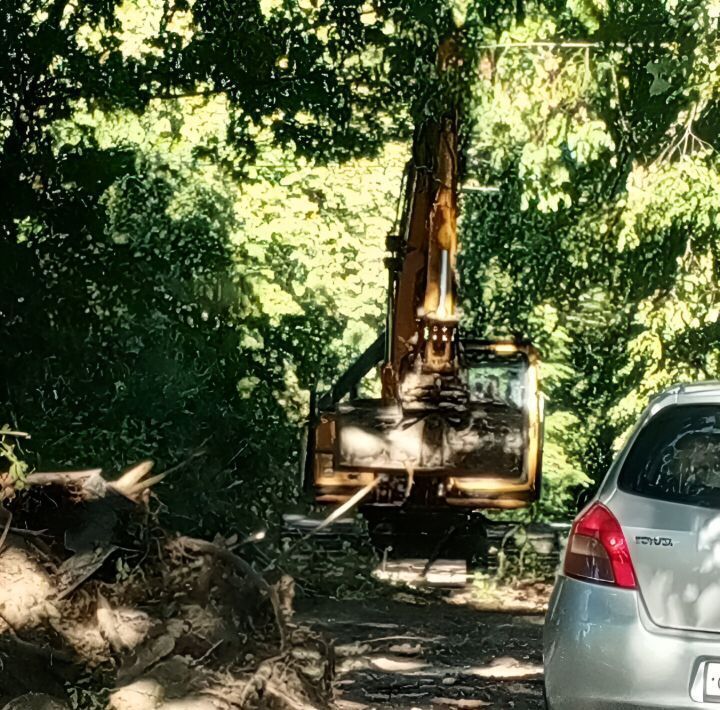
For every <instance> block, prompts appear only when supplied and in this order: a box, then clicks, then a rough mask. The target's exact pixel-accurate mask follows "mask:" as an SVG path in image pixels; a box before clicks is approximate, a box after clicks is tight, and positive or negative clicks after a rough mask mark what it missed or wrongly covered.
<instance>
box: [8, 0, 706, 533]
mask: <svg viewBox="0 0 720 710" xmlns="http://www.w3.org/2000/svg"><path fill="white" fill-rule="evenodd" d="M716 5H717V3H715V2H710V1H709V0H673V1H672V2H670V0H668V2H655V1H653V2H651V1H650V0H627V1H623V2H618V1H617V0H567V2H565V1H564V0H559V1H558V0H553V1H552V2H550V1H545V2H541V1H539V0H537V1H529V0H526V1H525V2H515V1H513V2H504V1H503V2H493V3H489V2H484V1H482V0H453V1H452V2H451V1H450V0H448V1H447V2H446V1H445V0H422V1H418V2H400V1H399V0H374V1H372V2H365V0H349V1H348V0H342V1H340V0H317V1H315V0H300V1H299V2H283V1H282V0H262V1H259V2H244V3H228V2H227V1H226V0H196V1H195V2H194V3H193V2H187V1H186V0H172V1H171V2H163V3H161V2H156V1H155V0H123V2H117V1H115V0H109V1H108V0H103V1H102V2H100V1H99V0H79V1H78V2H74V3H71V2H68V1H67V0H28V1H27V2H23V3H17V2H10V1H9V0H0V7H1V8H2V12H1V13H0V17H2V20H0V37H1V38H2V44H3V47H4V48H5V51H4V52H3V56H2V57H0V183H1V184H2V185H3V189H2V190H1V191H0V260H1V263H2V264H3V279H2V280H1V281H0V311H1V312H2V317H1V318H0V356H2V358H3V363H4V374H5V378H6V382H5V383H4V384H5V386H4V387H3V388H2V389H1V390H0V392H1V393H2V394H1V395H0V396H1V397H2V401H3V405H2V406H3V410H4V411H5V416H6V419H7V420H8V421H11V422H12V423H13V425H22V426H23V427H24V428H27V429H30V430H32V431H33V433H34V447H35V450H36V451H37V452H43V457H42V459H40V458H39V457H36V458H37V460H36V461H34V463H37V464H39V465H43V466H53V467H55V466H65V465H72V466H77V465H83V464H87V465H96V464H103V465H107V466H112V467H115V466H118V465H122V464H124V463H126V462H128V461H130V460H134V459H137V458H140V457H143V456H148V455H150V456H154V457H158V458H159V459H160V462H161V465H163V464H164V465H173V464H176V463H178V462H180V461H182V460H184V459H186V458H187V457H188V456H189V455H190V454H192V453H193V452H198V451H202V452H203V455H202V457H198V458H196V459H193V463H192V465H191V466H187V467H186V468H184V469H182V470H181V471H178V472H176V473H175V474H173V476H172V477H171V478H170V479H168V482H167V483H164V484H163V486H164V487H165V492H164V494H163V498H164V499H166V500H167V501H168V503H169V505H170V507H171V509H172V510H173V511H174V512H175V514H176V515H177V516H178V517H179V518H180V519H181V520H182V519H184V518H187V521H186V523H187V525H190V526H195V527H200V528H203V529H205V530H207V531H213V530H215V529H218V528H220V527H226V526H227V525H228V521H229V520H230V521H233V520H236V521H237V523H238V525H240V526H241V527H243V526H244V527H247V528H248V529H249V528H250V527H251V526H254V525H255V524H256V523H257V522H258V521H261V520H262V521H264V520H265V519H266V518H267V517H268V515H270V514H271V512H270V511H271V509H274V508H275V506H276V503H277V501H278V500H281V499H283V498H285V497H290V496H291V495H293V494H294V493H295V487H296V480H295V478H294V473H289V472H293V471H295V470H296V469H295V465H296V463H297V462H296V460H295V459H296V455H297V454H296V451H297V438H298V431H299V428H300V425H301V423H302V422H303V419H304V416H305V414H306V411H307V402H308V399H309V391H310V390H311V389H312V388H314V387H320V388H322V387H324V386H326V385H328V384H329V383H330V382H332V380H333V378H334V377H335V375H336V374H337V372H338V371H339V369H341V368H342V366H343V365H344V364H345V363H347V362H348V361H349V360H350V359H351V358H352V357H353V356H354V355H355V354H357V353H358V352H359V351H360V350H362V348H363V347H364V346H366V345H367V344H368V343H369V342H371V341H372V340H373V339H374V337H375V334H376V333H377V331H378V330H379V329H380V328H381V327H382V320H383V302H384V285H385V275H384V272H383V268H382V257H383V237H384V234H385V233H386V232H387V231H388V230H389V229H390V228H391V226H392V222H393V219H394V216H395V206H396V199H397V194H398V192H399V185H400V174H401V170H402V164H403V162H404V160H405V158H406V156H407V154H408V139H409V136H410V130H411V127H412V125H413V124H414V123H415V122H416V121H418V120H422V118H423V117H424V116H427V115H430V114H435V113H437V111H438V110H440V109H441V107H444V106H446V105H447V104H448V102H449V100H450V98H451V97H452V98H453V100H458V101H462V104H463V109H464V113H465V114H466V117H467V120H466V121H465V124H464V133H463V136H462V146H463V168H464V171H465V173H466V175H467V177H469V178H472V179H473V180H476V181H479V182H480V183H481V184H486V185H491V186H494V187H497V188H498V189H499V192H498V193H496V194H488V193H484V192H481V193H472V194H468V195H466V196H465V197H464V198H463V205H462V208H463V214H464V216H463V223H462V229H463V254H462V264H461V268H462V271H463V275H462V276H463V284H462V293H463V296H464V300H465V320H464V325H465V327H466V329H467V330H468V331H472V332H474V333H476V334H482V335H505V334H523V335H529V336H530V337H532V339H533V340H534V341H536V342H537V343H538V344H539V346H540V347H541V350H542V352H543V354H544V357H545V366H544V368H545V388H546V394H547V411H548V419H547V444H546V449H545V485H546V498H545V500H544V502H543V503H542V504H541V506H540V508H539V510H538V511H536V512H537V514H538V515H541V516H545V517H551V516H554V515H558V514H560V512H559V511H560V510H561V509H562V508H563V507H564V506H567V505H569V501H570V498H571V490H570V489H571V487H572V486H575V485H581V484H582V483H583V482H584V481H585V480H586V478H585V476H586V475H587V476H590V477H591V478H597V477H599V476H600V475H602V473H603V471H604V470H605V468H606V466H607V464H608V462H609V460H610V457H611V456H612V452H613V447H614V446H616V445H617V442H618V440H619V437H621V436H622V434H623V432H625V431H626V429H627V427H628V426H629V425H630V424H631V422H632V419H633V418H634V417H635V416H636V415H637V413H638V411H639V410H640V409H641V408H642V406H643V404H644V402H645V401H646V399H647V396H648V395H649V394H650V393H652V392H654V391H655V390H657V389H658V388H659V387H662V386H665V385H666V384H669V383H670V382H672V381H674V380H677V379H692V378H696V377H716V376H717V374H718V372H717V371H718V365H719V363H718V362H717V355H716V354H715V352H716V348H715V347H714V344H715V342H716V340H717V335H718V325H717V321H718V314H719V313H720V304H719V303H718V296H717V290H716V289H715V288H714V287H713V286H712V284H713V283H714V282H715V281H716V280H717V275H718V265H717V264H718V262H717V257H718V254H717V244H718V241H717V226H718V224H717V214H718V213H719V211H718V207H719V206H720V205H718V187H717V186H718V184H720V183H719V181H718V163H717V156H716V155H715V152H714V148H713V146H716V145H717V138H718V136H717V132H718V126H719V125H720V121H718V118H719V117H720V115H719V108H718V107H720V100H719V99H718V87H719V86H720V77H719V76H718V72H719V71H720V61H719V60H718V57H717V52H716V51H715V47H716V46H717V39H718V16H719V13H718V11H717V7H716ZM456 25H462V31H463V32H464V34H465V38H466V41H465V43H464V46H462V47H461V48H460V53H461V55H462V58H463V61H462V64H461V66H459V67H457V68H456V69H455V70H454V71H452V72H450V73H449V74H448V76H446V77H442V78H441V77H439V75H438V72H437V68H436V53H437V47H438V45H439V44H440V41H441V39H442V38H444V37H446V36H447V35H448V33H449V32H451V31H452V29H453V28H454V27H455V26H456ZM183 516H184V518H183Z"/></svg>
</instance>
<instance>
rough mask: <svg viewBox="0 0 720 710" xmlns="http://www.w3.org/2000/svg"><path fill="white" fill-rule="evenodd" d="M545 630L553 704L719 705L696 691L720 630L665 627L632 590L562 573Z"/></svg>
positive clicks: (635, 708) (573, 709)
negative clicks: (710, 701) (679, 630)
mask: <svg viewBox="0 0 720 710" xmlns="http://www.w3.org/2000/svg"><path fill="white" fill-rule="evenodd" d="M544 634H545V640H544V641H545V683H546V693H547V699H548V707H549V708H550V710H650V709H651V708H652V709H657V708H666V709H668V710H669V709H671V708H672V709H674V710H686V709H690V708H695V709H702V708H714V710H717V708H718V704H717V703H708V702H702V701H698V700H695V699H693V694H694V695H695V697H700V698H701V697H702V692H701V689H700V688H699V687H698V686H699V685H700V684H701V683H702V681H703V680H704V678H703V673H702V671H703V667H702V664H703V662H705V661H707V660H710V659H713V660H717V659H720V635H719V634H708V633H700V632H678V631H673V630H671V629H662V628H661V627H659V626H657V625H656V624H654V623H653V622H652V620H651V619H650V617H649V616H648V614H647V610H646V609H645V608H644V604H643V601H642V597H640V595H638V594H637V593H636V592H635V591H633V590H627V589H619V588H617V587H611V586H607V585H601V584H588V583H587V582H583V581H579V580H575V579H570V578H568V577H565V576H562V575H561V576H560V577H559V578H558V581H557V584H556V586H555V589H554V591H553V595H552V598H551V602H550V606H549V609H548V614H547V618H546V623H545V632H544ZM698 692H700V694H699V695H698Z"/></svg>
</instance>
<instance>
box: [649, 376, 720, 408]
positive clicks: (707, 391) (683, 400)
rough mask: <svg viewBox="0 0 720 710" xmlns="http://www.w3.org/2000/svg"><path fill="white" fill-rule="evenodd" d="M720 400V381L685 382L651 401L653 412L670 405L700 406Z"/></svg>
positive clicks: (666, 390)
mask: <svg viewBox="0 0 720 710" xmlns="http://www.w3.org/2000/svg"><path fill="white" fill-rule="evenodd" d="M718 399H720V380H708V381H706V382H683V383H680V384H676V385H672V387H668V388H667V389H664V390H662V391H661V392H659V393H658V394H656V395H655V396H654V397H651V399H650V406H651V408H652V410H653V411H657V409H658V407H657V406H653V405H660V406H666V405H669V404H692V403H697V404H700V403H702V402H716V401H718Z"/></svg>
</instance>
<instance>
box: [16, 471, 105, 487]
mask: <svg viewBox="0 0 720 710" xmlns="http://www.w3.org/2000/svg"><path fill="white" fill-rule="evenodd" d="M101 473H102V469H101V468H91V469H88V470H87V471H57V472H50V473H39V472H38V473H31V474H29V475H28V476H27V477H26V478H25V483H26V484H27V485H29V486H52V485H60V486H67V485H68V484H70V483H82V482H83V481H85V480H87V479H88V478H90V477H92V476H97V475H99V474H101Z"/></svg>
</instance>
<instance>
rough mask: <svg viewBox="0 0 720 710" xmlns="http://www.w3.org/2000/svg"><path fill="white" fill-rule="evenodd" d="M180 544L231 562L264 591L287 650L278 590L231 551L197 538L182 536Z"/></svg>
mask: <svg viewBox="0 0 720 710" xmlns="http://www.w3.org/2000/svg"><path fill="white" fill-rule="evenodd" d="M177 542H178V544H179V545H180V546H181V547H184V548H185V549H187V550H192V551H194V552H199V553H201V554H206V555H214V556H215V557H217V558H218V559H221V560H224V561H225V562H229V563H230V564H231V565H233V566H234V567H236V568H237V569H239V570H240V571H241V572H242V573H243V574H244V575H245V576H246V577H249V578H250V579H252V580H253V581H254V582H255V584H257V586H258V587H259V588H260V589H262V590H263V591H264V592H265V593H266V594H267V595H268V598H269V599H270V603H271V604H272V607H273V612H274V613H275V622H276V624H277V627H278V631H279V632H280V647H281V648H285V645H286V641H287V633H286V629H285V621H284V620H283V616H282V611H281V609H280V601H279V599H278V596H277V590H276V589H274V588H273V587H272V586H270V585H269V584H268V583H267V581H266V580H265V579H264V578H263V577H262V576H261V575H260V574H258V572H256V571H255V569H254V568H253V567H252V565H250V564H249V563H247V562H246V561H245V560H244V559H242V557H238V556H237V555H234V554H233V553H232V552H230V551H229V550H227V549H225V548H223V547H220V546H219V545H216V544H215V543H213V542H208V541H207V540H200V539H198V538H195V537H186V536H182V537H179V538H178V539H177Z"/></svg>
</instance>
